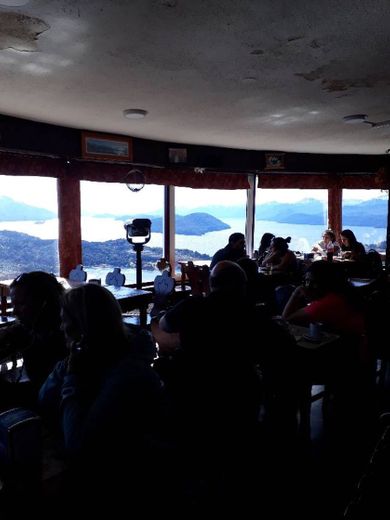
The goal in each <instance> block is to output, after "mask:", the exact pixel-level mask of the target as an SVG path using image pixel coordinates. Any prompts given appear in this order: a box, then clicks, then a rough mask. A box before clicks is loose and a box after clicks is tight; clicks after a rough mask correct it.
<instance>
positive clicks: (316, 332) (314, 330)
mask: <svg viewBox="0 0 390 520" xmlns="http://www.w3.org/2000/svg"><path fill="white" fill-rule="evenodd" d="M309 336H310V337H311V338H312V339H315V340H318V339H320V336H321V329H320V325H319V323H310V325H309Z"/></svg>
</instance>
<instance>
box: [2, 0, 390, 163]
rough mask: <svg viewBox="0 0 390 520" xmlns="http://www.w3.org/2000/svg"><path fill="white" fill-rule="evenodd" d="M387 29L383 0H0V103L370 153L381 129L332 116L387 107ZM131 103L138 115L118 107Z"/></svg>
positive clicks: (211, 137) (181, 131)
mask: <svg viewBox="0 0 390 520" xmlns="http://www.w3.org/2000/svg"><path fill="white" fill-rule="evenodd" d="M9 1H11V0H9ZM13 1H15V2H16V1H18V0H13ZM20 1H21V0H20ZM0 2H1V0H0ZM389 27H390V9H389V1H388V0H359V2H356V0H343V1H342V2H340V1H338V2H337V1H336V0H334V1H333V0H332V1H329V2H324V1H323V0H311V2H307V1H303V0H296V2H291V0H261V2H260V1H259V2H254V1H253V0H240V1H239V2H238V1H237V0H207V2H206V1H199V2H194V1H190V0H132V1H131V2H129V1H128V0H115V1H114V0H111V1H107V0H94V1H93V2H92V1H91V2H87V1H86V0H34V1H29V2H26V3H25V5H23V6H21V7H13V8H11V9H10V8H5V7H1V3H0V74H1V96H0V114H1V113H3V114H8V115H13V116H16V117H24V118H27V119H33V120H37V121H45V122H48V123H54V124H60V125H64V126H69V127H73V128H82V129H89V130H92V131H101V132H107V133H113V134H122V135H132V136H135V137H143V138H148V139H159V140H163V141H170V142H175V143H176V142H177V143H193V144H204V145H210V146H225V147H230V148H242V149H254V150H275V151H277V150H280V151H292V152H293V151H296V152H317V153H358V154H381V153H384V151H385V150H387V149H388V148H389V146H390V129H389V128H376V129H375V130H373V129H371V128H370V126H369V125H345V123H344V122H343V116H345V115H348V114H359V113H364V114H370V118H371V119H372V120H373V121H384V120H387V119H390V60H389V47H390V45H389V44H390V37H389ZM49 29H50V30H49ZM15 50H17V51H22V52H15ZM37 50H38V51H39V52H32V51H37ZM133 107H136V108H140V109H144V110H147V112H148V115H147V117H145V118H144V119H142V120H139V121H132V120H129V119H125V118H124V117H123V110H125V109H127V108H133Z"/></svg>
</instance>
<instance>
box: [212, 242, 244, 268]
mask: <svg viewBox="0 0 390 520" xmlns="http://www.w3.org/2000/svg"><path fill="white" fill-rule="evenodd" d="M245 254H246V250H245V235H243V234H242V233H232V234H231V235H230V236H229V241H228V243H227V245H226V246H225V247H223V248H222V249H218V251H217V252H216V253H214V256H213V258H212V259H211V263H210V269H212V268H213V267H214V266H215V264H217V262H220V261H221V260H231V261H232V262H237V260H238V259H239V258H242V257H243V256H245Z"/></svg>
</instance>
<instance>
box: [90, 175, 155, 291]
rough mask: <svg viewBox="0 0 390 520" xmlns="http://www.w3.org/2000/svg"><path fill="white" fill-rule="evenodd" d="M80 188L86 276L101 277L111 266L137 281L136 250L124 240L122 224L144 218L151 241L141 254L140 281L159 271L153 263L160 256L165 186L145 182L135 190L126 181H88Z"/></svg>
mask: <svg viewBox="0 0 390 520" xmlns="http://www.w3.org/2000/svg"><path fill="white" fill-rule="evenodd" d="M80 189H81V235H82V241H83V263H84V268H85V270H86V271H87V273H88V278H100V279H101V280H102V282H104V279H105V277H106V274H107V273H108V272H109V271H111V270H112V269H113V268H114V267H120V268H121V270H122V273H124V274H125V275H126V283H135V282H136V253H135V251H134V248H133V245H131V244H130V243H128V242H127V240H126V231H125V229H124V223H125V222H126V221H130V220H133V219H134V218H140V217H143V218H145V217H147V218H150V219H151V221H152V228H151V230H152V233H151V239H150V242H148V243H147V244H146V245H145V246H144V250H143V251H142V253H141V259H142V281H144V282H147V281H151V280H153V279H154V277H155V276H156V275H157V274H159V271H157V270H156V268H155V267H156V262H157V260H158V259H160V258H161V256H162V254H163V253H162V246H163V235H162V231H163V229H162V215H163V205H164V187H163V186H154V185H146V186H145V187H144V188H143V189H142V190H141V191H139V192H137V193H134V192H132V191H130V190H129V189H128V188H127V187H126V185H125V184H119V183H103V182H87V181H82V182H81V183H80Z"/></svg>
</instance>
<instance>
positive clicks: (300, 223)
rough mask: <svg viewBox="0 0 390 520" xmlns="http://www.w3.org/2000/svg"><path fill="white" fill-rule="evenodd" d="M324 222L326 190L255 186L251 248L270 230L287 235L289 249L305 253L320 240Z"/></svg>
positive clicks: (324, 227)
mask: <svg viewBox="0 0 390 520" xmlns="http://www.w3.org/2000/svg"><path fill="white" fill-rule="evenodd" d="M275 175H277V174H275ZM327 223H328V191H327V190H298V189H288V190H281V189H278V190H270V189H258V190H257V193H256V221H255V236H254V249H258V248H259V243H260V239H261V237H262V235H263V234H264V233H272V234H274V235H275V236H281V237H283V238H286V237H288V236H290V237H291V243H290V246H289V247H290V249H291V250H292V251H301V252H309V251H311V248H312V245H313V244H314V243H316V242H318V240H320V239H321V236H322V232H323V231H324V229H326V227H327Z"/></svg>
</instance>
